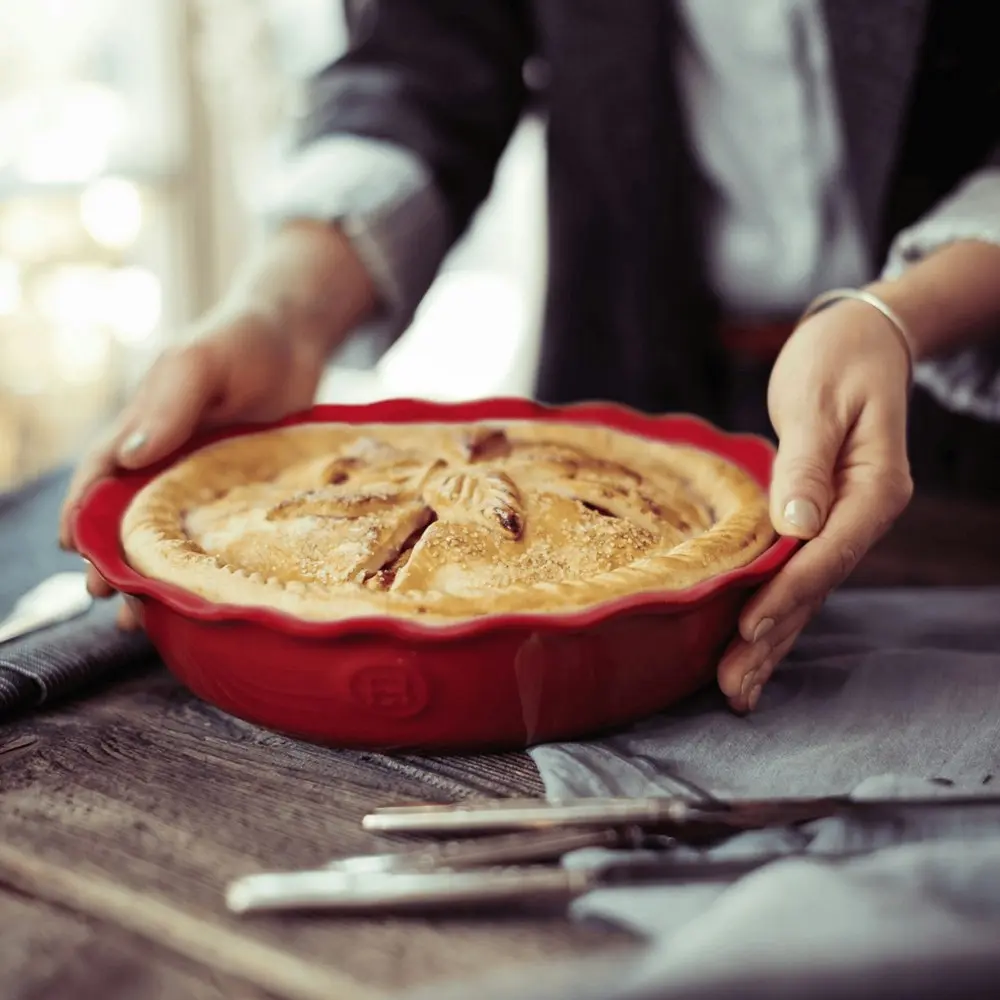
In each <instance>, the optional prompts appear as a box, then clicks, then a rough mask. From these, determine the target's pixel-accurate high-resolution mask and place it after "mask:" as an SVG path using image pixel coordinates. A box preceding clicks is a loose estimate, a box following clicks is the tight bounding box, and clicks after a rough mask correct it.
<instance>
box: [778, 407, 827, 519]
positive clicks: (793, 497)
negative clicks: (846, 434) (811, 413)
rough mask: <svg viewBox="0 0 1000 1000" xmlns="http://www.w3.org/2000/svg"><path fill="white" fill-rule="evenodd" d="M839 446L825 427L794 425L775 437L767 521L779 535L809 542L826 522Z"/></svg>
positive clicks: (818, 424) (813, 422)
mask: <svg viewBox="0 0 1000 1000" xmlns="http://www.w3.org/2000/svg"><path fill="white" fill-rule="evenodd" d="M842 444H843V440H842V437H841V436H840V435H839V434H837V433H836V429H835V428H834V427H832V426H831V425H829V424H826V425H824V424H821V423H819V422H818V421H810V422H802V421H800V422H798V423H796V424H794V425H793V426H792V427H791V428H790V429H788V430H786V431H785V432H784V433H781V434H780V436H779V445H778V454H777V457H776V458H775V460H774V469H773V471H772V474H771V522H772V523H773V524H774V528H775V530H776V531H777V532H778V533H779V534H781V535H789V536H791V537H793V538H802V539H809V538H813V537H815V536H816V535H818V534H819V532H820V531H821V530H822V528H823V525H824V524H825V523H826V519H827V516H828V515H829V513H830V508H831V507H832V506H833V501H834V499H835V497H834V471H835V469H836V464H837V457H838V455H839V454H840V448H841V445H842Z"/></svg>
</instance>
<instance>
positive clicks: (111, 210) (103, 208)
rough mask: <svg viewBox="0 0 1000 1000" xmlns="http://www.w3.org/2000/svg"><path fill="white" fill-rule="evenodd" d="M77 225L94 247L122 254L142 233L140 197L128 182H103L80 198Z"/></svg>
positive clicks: (119, 180) (133, 186)
mask: <svg viewBox="0 0 1000 1000" xmlns="http://www.w3.org/2000/svg"><path fill="white" fill-rule="evenodd" d="M80 221H81V222H82V223H83V227H84V229H86V230H87V232H88V233H89V234H90V236H91V238H92V239H93V240H94V241H95V242H96V243H98V244H100V245H101V246H103V247H107V248H109V249H112V250H124V249H125V248H126V247H129V246H131V245H132V244H133V243H134V242H135V241H136V239H137V238H138V236H139V233H140V231H141V230H142V195H141V194H140V193H139V189H138V188H137V187H136V186H135V184H133V183H132V182H131V181H127V180H122V179H121V178H117V177H105V178H102V179H101V180H99V181H95V182H94V183H93V184H90V185H89V186H88V187H87V188H86V189H85V190H84V192H83V194H82V195H81V196H80Z"/></svg>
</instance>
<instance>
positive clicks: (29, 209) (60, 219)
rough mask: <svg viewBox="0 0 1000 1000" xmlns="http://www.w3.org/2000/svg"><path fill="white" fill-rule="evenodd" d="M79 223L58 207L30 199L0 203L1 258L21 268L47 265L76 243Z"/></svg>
mask: <svg viewBox="0 0 1000 1000" xmlns="http://www.w3.org/2000/svg"><path fill="white" fill-rule="evenodd" d="M78 232H79V223H77V221H76V220H75V219H74V218H73V217H72V216H71V215H67V213H66V212H65V211H63V210H62V209H61V208H60V206H59V205H57V204H52V203H49V204H45V203H43V202H41V201H35V200H33V199H30V198H25V199H23V200H18V201H16V202H13V203H11V204H9V205H7V206H6V207H5V206H4V205H3V204H2V203H0V254H3V255H4V256H7V257H12V258H14V260H16V261H19V262H20V263H21V264H29V263H44V262H46V261H50V260H52V259H54V258H56V257H58V256H60V255H61V254H64V253H66V252H67V251H68V250H69V248H71V247H72V246H73V245H74V244H75V243H76V236H77V234H78Z"/></svg>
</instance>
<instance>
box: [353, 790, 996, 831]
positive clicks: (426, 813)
mask: <svg viewBox="0 0 1000 1000" xmlns="http://www.w3.org/2000/svg"><path fill="white" fill-rule="evenodd" d="M983 806H993V807H998V806H1000V796H995V795H993V796H987V795H958V794H946V795H941V796H934V797H931V798H920V799H915V798H906V799H904V798H899V799H853V798H851V797H849V796H824V797H818V798H785V799H782V798H775V799H731V800H717V801H713V802H710V803H703V802H702V803H692V802H688V801H686V800H684V799H680V798H676V797H666V796H664V797H650V798H637V799H627V798H605V799H601V798H593V799H590V798H587V799H567V800H564V801H561V802H560V801H557V802H551V803H549V802H545V801H543V800H539V799H496V800H492V799H490V800H485V801H482V802H475V803H470V802H462V803H458V804H456V805H439V804H433V805H419V804H417V805H405V806H387V807H382V808H379V809H376V810H374V811H373V812H371V813H369V814H368V815H367V816H365V817H364V819H363V820H362V826H363V827H364V829H366V830H369V831H372V832H379V833H419V834H424V835H451V836H455V835H462V834H479V833H492V832H498V831H502V830H541V829H553V828H586V827H602V826H603V827H609V826H610V827H622V826H639V827H644V828H646V829H658V830H663V831H665V832H671V833H673V834H675V835H677V836H688V835H689V834H697V833H708V834H712V833H725V832H732V831H736V830H753V829H763V828H765V827H771V826H792V825H795V824H799V823H806V822H810V821H812V820H817V819H824V818H826V817H829V816H836V815H843V814H845V813H850V814H851V815H859V816H866V815H867V816H870V815H872V814H877V813H890V814H892V813H899V812H900V811H901V810H912V809H934V810H938V809H943V808H949V809H954V808H967V807H983Z"/></svg>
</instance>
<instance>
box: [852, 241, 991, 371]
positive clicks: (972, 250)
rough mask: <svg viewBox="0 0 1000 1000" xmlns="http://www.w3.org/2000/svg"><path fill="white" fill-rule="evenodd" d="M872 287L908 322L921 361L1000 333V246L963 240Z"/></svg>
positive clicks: (870, 288) (913, 344) (873, 290)
mask: <svg viewBox="0 0 1000 1000" xmlns="http://www.w3.org/2000/svg"><path fill="white" fill-rule="evenodd" d="M869 290H870V291H872V292H874V293H875V294H876V295H878V296H879V297H880V298H881V299H882V300H883V301H885V302H886V303H887V304H888V305H889V306H890V307H891V308H892V309H893V310H894V311H895V312H897V313H898V314H899V316H900V317H901V318H902V319H903V321H904V322H905V323H906V325H907V328H908V330H909V333H910V338H911V341H912V347H913V349H914V352H915V354H916V359H917V360H918V361H923V360H926V359H929V358H935V357H941V356H943V355H947V354H951V353H953V352H955V351H957V350H960V349H961V348H963V347H968V346H970V345H972V344H976V343H979V342H981V341H982V340H983V339H984V338H986V337H989V336H991V335H994V334H998V333H1000V246H998V245H996V244H993V243H988V242H985V241H980V240H973V239H968V240H958V241H956V242H954V243H950V244H948V245H946V246H943V247H941V248H940V249H939V250H937V251H936V252H934V253H932V254H930V255H929V256H927V257H925V258H924V259H923V260H921V261H919V262H918V263H916V264H913V265H912V266H911V267H909V268H908V269H907V270H905V271H903V272H902V274H900V275H899V276H898V277H895V278H884V279H882V280H880V281H877V282H875V283H874V284H873V285H871V286H869Z"/></svg>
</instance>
